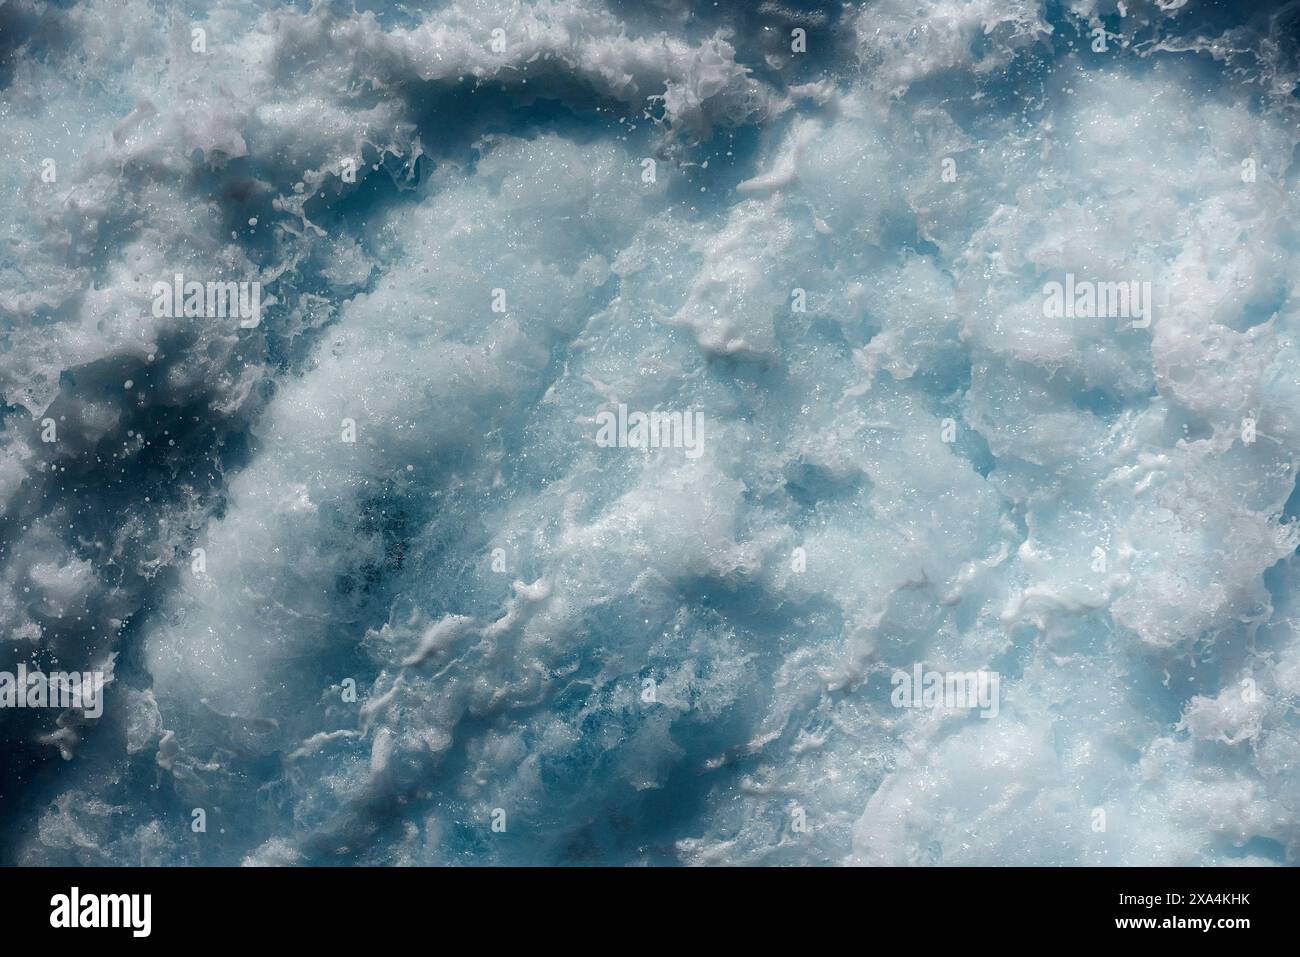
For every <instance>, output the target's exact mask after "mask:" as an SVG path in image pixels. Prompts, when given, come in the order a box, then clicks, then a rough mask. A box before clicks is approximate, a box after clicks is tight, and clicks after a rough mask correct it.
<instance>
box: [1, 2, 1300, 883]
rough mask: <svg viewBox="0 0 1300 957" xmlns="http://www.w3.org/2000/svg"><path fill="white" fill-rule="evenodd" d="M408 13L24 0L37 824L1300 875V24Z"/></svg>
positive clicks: (5, 432) (18, 737) (10, 356)
mask: <svg viewBox="0 0 1300 957" xmlns="http://www.w3.org/2000/svg"><path fill="white" fill-rule="evenodd" d="M366 6H367V7H375V8H376V9H367V10H366V11H364V12H356V11H355V10H354V9H353V7H352V5H351V4H343V3H335V2H325V3H318V4H314V5H311V6H310V9H308V10H304V9H303V7H302V5H295V6H292V7H291V6H281V5H277V4H274V3H269V2H268V3H264V4H249V3H224V2H217V3H215V4H213V5H210V6H208V7H207V8H206V9H205V11H204V12H203V13H200V14H192V13H190V12H189V11H187V10H181V9H180V8H178V7H175V6H174V5H173V4H162V5H159V4H156V3H147V2H144V0H112V2H109V0H91V2H88V3H85V4H81V5H78V6H76V7H75V8H67V7H65V6H63V5H56V4H47V3H44V2H40V0H16V2H15V0H11V2H10V3H8V4H4V5H3V6H0V124H2V125H3V128H4V130H5V134H6V138H7V140H8V141H9V145H10V150H11V156H12V157H13V160H12V161H11V162H9V163H5V164H0V186H2V187H3V189H2V190H0V194H2V195H3V197H4V199H3V203H4V205H5V212H6V215H5V216H4V217H0V222H3V224H4V225H3V226H0V229H2V230H3V239H4V242H5V254H4V255H2V256H0V335H2V336H3V350H0V351H2V353H3V354H2V355H0V388H3V390H4V399H5V406H4V411H3V413H2V414H3V418H0V508H3V510H4V511H3V515H4V529H5V535H4V538H3V550H2V551H0V611H2V612H3V617H4V620H5V621H6V622H7V623H8V627H7V631H6V633H5V635H4V639H5V640H4V655H5V656H7V657H6V660H4V661H0V671H7V672H11V673H16V667H17V665H18V664H20V663H21V664H23V665H24V666H25V667H27V668H28V669H29V670H34V669H41V670H54V669H56V668H57V669H58V670H60V671H66V672H82V673H99V674H103V675H105V676H106V677H105V679H104V683H103V690H102V695H101V697H102V701H101V702H100V704H102V714H100V715H97V716H96V715H93V714H88V713H86V709H80V708H76V707H66V708H58V709H52V708H40V709H33V708H24V709H17V708H11V709H0V735H3V737H4V744H5V747H6V749H7V751H8V753H11V754H13V755H14V759H13V766H14V767H15V768H27V769H30V768H35V767H37V766H40V765H43V764H46V763H50V764H57V768H56V769H55V770H56V772H57V773H51V774H42V775H30V776H25V777H23V778H22V779H21V780H16V781H8V782H6V787H5V788H4V789H3V791H4V796H3V797H2V798H0V801H3V802H4V803H3V804H0V807H3V808H4V811H3V813H0V820H2V821H4V827H5V829H6V832H7V833H6V838H7V839H6V840H5V841H3V842H0V846H3V847H5V848H7V851H6V854H7V855H8V857H7V858H5V862H17V863H25V864H238V863H251V864H277V863H303V864H317V863H367V864H438V863H465V862H469V863H482V864H488V863H505V864H561V863H604V864H626V863H650V864H719V863H728V864H732V863H740V864H824V863H832V864H912V863H919V864H1044V865H1059V864H1116V865H1120V864H1123V865H1140V864H1161V865H1176V864H1223V863H1247V864H1276V863H1294V862H1295V861H1296V859H1297V856H1300V836H1298V834H1300V832H1298V831H1297V827H1298V826H1300V825H1298V823H1297V822H1300V778H1297V775H1298V774H1300V770H1298V769H1300V736H1297V733H1296V732H1297V728H1296V717H1295V715H1296V704H1297V696H1300V637H1298V636H1297V635H1296V633H1295V630H1294V628H1293V625H1292V622H1294V621H1295V620H1296V619H1297V618H1298V617H1300V608H1297V607H1296V601H1297V599H1296V595H1297V588H1293V587H1292V586H1293V584H1295V585H1300V562H1297V558H1296V549H1297V546H1298V545H1300V534H1298V533H1297V525H1296V524H1295V521H1294V518H1295V514H1296V512H1297V510H1298V509H1300V505H1298V504H1297V503H1298V502H1300V496H1297V495H1296V493H1295V490H1296V471H1297V470H1296V462H1297V461H1298V460H1300V459H1298V455H1300V373H1297V370H1298V369H1300V350H1298V349H1297V341H1298V340H1297V336H1300V286H1297V279H1296V277H1297V276H1300V258H1298V257H1300V238H1298V237H1297V233H1296V228H1295V223H1296V222H1297V212H1298V209H1297V206H1298V202H1297V178H1298V177H1300V167H1298V166H1297V159H1296V157H1297V152H1296V146H1297V142H1298V136H1297V130H1298V129H1300V127H1297V122H1296V120H1297V115H1296V107H1295V102H1294V97H1293V92H1294V89H1295V82H1296V73H1295V71H1296V67H1295V64H1296V63H1297V62H1298V61H1297V59H1296V53H1295V42H1296V31H1295V30H1294V29H1293V27H1294V25H1295V22H1296V13H1295V10H1294V7H1292V8H1283V7H1278V8H1277V9H1275V10H1268V9H1263V8H1258V9H1257V8H1251V9H1243V10H1241V11H1235V12H1234V11H1225V10H1222V9H1217V8H1215V9H1208V8H1207V9H1205V10H1201V9H1199V6H1200V5H1198V4H1196V3H1190V4H1184V5H1181V6H1179V7H1177V8H1173V6H1174V5H1170V4H1166V5H1163V6H1164V7H1170V8H1171V9H1162V8H1161V5H1152V4H1140V3H1131V4H1129V5H1128V8H1127V9H1126V10H1125V11H1124V12H1123V13H1121V12H1120V10H1119V8H1118V7H1117V6H1116V5H1115V4H1114V3H1113V2H1109V0H1101V2H1082V0H1080V2H1074V3H1071V4H1043V3H1037V2H1033V0H1025V2H1017V3H1005V2H998V3H994V2H992V0H989V2H985V3H981V2H956V0H926V2H922V3H920V4H917V3H907V4H904V3H895V2H882V3H872V4H862V5H860V6H859V5H853V4H850V5H849V6H848V7H845V8H843V9H841V8H839V7H836V8H835V9H834V11H833V12H829V11H828V10H822V9H820V8H819V9H817V10H808V11H804V10H801V9H800V8H799V6H800V5H795V6H794V7H792V8H791V9H788V10H787V9H785V8H784V7H782V8H780V9H777V7H773V6H771V5H767V6H763V7H761V8H760V7H759V6H758V5H754V4H742V3H734V4H733V3H723V4H718V5H712V4H709V5H701V4H690V3H686V2H676V0H669V2H665V3H659V4H654V5H649V6H651V7H653V9H654V12H653V14H652V13H651V12H650V11H649V8H648V7H647V6H646V5H641V4H632V3H624V2H620V0H610V2H608V3H602V2H599V0H541V2H536V3H531V4H524V5H516V4H503V3H500V2H496V0H481V2H477V0H476V2H459V3H451V4H447V5H441V6H440V7H439V9H437V10H436V11H434V12H430V13H427V14H426V13H415V12H413V11H411V10H409V9H408V8H406V7H403V6H397V5H394V6H392V7H384V8H382V9H379V6H380V5H366ZM1243 6H1244V7H1249V6H1250V5H1243ZM1098 26H1100V27H1101V35H1100V36H1098V35H1097V33H1096V30H1097V27H1098ZM797 31H798V32H797ZM899 675H901V676H902V678H899V679H898V680H894V679H896V678H897V676H899ZM903 678H905V679H907V680H906V682H904V681H903V680H902V679H903ZM931 679H933V680H931ZM904 685H905V686H906V691H907V694H906V695H904V694H902V691H903V690H904V688H903V686H904ZM931 690H933V691H934V692H935V694H937V695H938V697H935V698H934V699H933V700H931V699H930V698H927V694H929V692H930V691H931ZM896 691H898V692H899V693H898V694H895V692H896ZM948 691H951V692H952V693H951V695H949V696H948V698H945V697H944V696H945V694H946V693H947V692H948ZM949 698H950V699H951V700H949ZM61 756H62V757H66V758H67V759H68V760H66V761H64V760H61ZM160 776H161V778H163V779H165V780H166V786H165V787H161V788H160V787H156V784H157V782H158V780H159V778H160Z"/></svg>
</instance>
